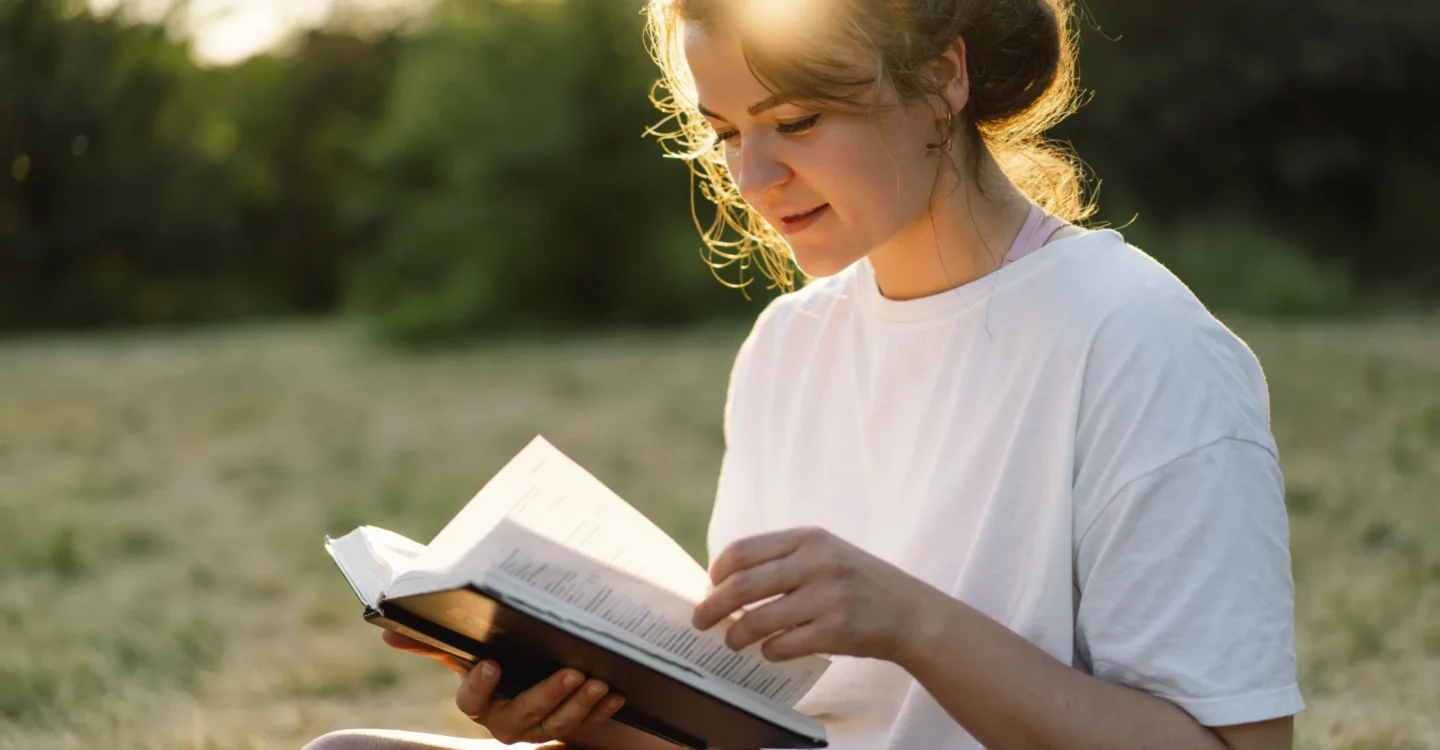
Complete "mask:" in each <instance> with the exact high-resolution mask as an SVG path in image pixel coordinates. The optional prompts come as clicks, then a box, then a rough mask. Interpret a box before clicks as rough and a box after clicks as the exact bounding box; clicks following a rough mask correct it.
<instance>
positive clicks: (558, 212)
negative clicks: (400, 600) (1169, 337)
mask: <svg viewBox="0 0 1440 750" xmlns="http://www.w3.org/2000/svg"><path fill="white" fill-rule="evenodd" d="M1382 5H1383V7H1381V6H1378V5H1375V4H1367V3H1363V2H1360V0H1317V1H1316V2H1314V3H1311V4H1310V5H1308V6H1306V8H1305V10H1304V12H1303V13H1301V12H1299V11H1297V10H1295V8H1294V4H1293V3H1290V2H1288V0H1244V1H1242V0H1214V1H1213V2H1205V3H1191V4H1186V5H1183V6H1176V5H1173V4H1165V3H1135V2H1122V1H1121V0H1087V1H1086V2H1085V3H1082V7H1083V8H1084V9H1085V13H1086V21H1085V24H1086V25H1085V27H1084V31H1083V33H1082V40H1081V48H1082V52H1081V63H1082V74H1083V77H1082V84H1083V85H1084V86H1085V87H1087V88H1088V89H1090V90H1092V91H1094V92H1095V96H1094V98H1093V101H1091V102H1090V103H1089V104H1088V105H1087V106H1085V107H1084V108H1082V109H1081V110H1080V112H1079V113H1078V114H1077V115H1076V116H1075V117H1073V118H1072V119H1071V120H1069V121H1067V122H1066V123H1065V124H1064V125H1062V126H1061V127H1060V128H1059V129H1058V132H1057V133H1056V134H1055V135H1056V136H1057V137H1060V138H1063V139H1067V140H1070V141H1072V142H1073V143H1074V145H1075V146H1076V149H1077V151H1078V152H1079V154H1080V155H1081V156H1082V157H1083V158H1084V159H1085V160H1086V161H1088V162H1089V163H1090V164H1091V165H1092V166H1093V167H1094V171H1095V173H1096V174H1097V175H1099V176H1100V177H1102V178H1103V179H1104V180H1105V183H1104V185H1105V189H1104V191H1103V192H1102V194H1101V198H1102V203H1101V213H1102V216H1103V217H1104V218H1107V219H1109V220H1110V221H1111V222H1113V223H1115V224H1120V225H1123V224H1126V223H1127V222H1128V221H1129V219H1130V218H1131V217H1132V216H1136V215H1139V216H1141V217H1143V220H1144V222H1145V226H1143V227H1139V228H1136V229H1135V230H1132V231H1131V232H1130V234H1131V236H1132V238H1133V239H1134V240H1135V241H1136V243H1137V244H1139V245H1140V246H1141V247H1143V248H1144V249H1146V250H1147V251H1149V252H1152V253H1154V254H1155V255H1157V257H1160V258H1161V259H1162V260H1164V261H1165V262H1166V263H1167V264H1168V265H1170V267H1171V268H1172V269H1174V270H1175V271H1176V272H1177V274H1179V275H1180V276H1181V278H1183V279H1184V280H1185V281H1186V282H1187V283H1190V284H1191V285H1192V287H1194V288H1195V289H1196V291H1197V292H1199V293H1200V296H1201V297H1202V298H1204V299H1206V301H1207V302H1208V303H1210V304H1212V305H1213V306H1216V307H1219V308H1225V309H1240V310H1246V311H1250V312H1255V313H1267V314H1282V315H1309V314H1314V313H1327V314H1328V313H1336V312H1345V311H1350V310H1354V309H1357V308H1358V307H1360V306H1363V305H1368V304H1371V303H1372V302H1373V301H1374V300H1375V299H1377V298H1383V297H1387V296H1388V297H1394V296H1399V297H1404V298H1422V299H1424V298H1429V299H1440V253H1437V252H1436V250H1437V248H1440V224H1437V223H1436V222H1435V221H1434V220H1433V217H1432V213H1433V210H1434V206H1435V205H1436V204H1437V202H1440V141H1436V140H1435V139H1434V138H1433V137H1432V132H1433V130H1434V127H1433V123H1432V122H1431V121H1430V113H1429V110H1428V109H1427V108H1426V107H1424V106H1422V104H1423V103H1425V102H1427V101H1428V100H1432V99H1433V98H1434V97H1433V95H1430V93H1429V92H1431V91H1433V89H1434V84H1433V81H1432V75H1431V71H1433V70H1434V69H1435V68H1436V67H1437V66H1440V5H1437V4H1436V3H1434V2H1430V0H1395V1H1394V2H1389V3H1384V4H1382ZM640 10H641V2H640V0H622V1H618V2H617V0H535V1H533V2H531V1H527V2H516V1H515V0H439V1H438V2H436V3H435V5H434V8H433V9H432V10H430V11H429V13H428V16H427V17H425V18H424V19H423V20H424V23H422V24H419V25H417V26H416V27H414V29H413V30H410V31H406V32H404V33H403V34H402V33H401V32H398V31H396V32H389V33H385V34H379V35H374V34H361V33H358V32H355V31H352V30H347V29H349V28H351V27H345V26H333V27H330V28H327V29H324V30H320V31H312V32H309V33H306V34H303V35H301V36H299V37H298V38H296V39H295V40H294V43H293V44H291V45H289V46H288V47H287V49H286V50H285V52H284V53H277V54H270V55H263V56H260V57H256V58H252V59H250V60H247V61H245V62H243V63H240V64H237V65H233V66H228V67H220V68H207V67H202V66H198V65H196V64H195V62H194V61H193V60H192V59H191V57H190V54H189V50H188V48H187V46H186V44H185V43H184V42H183V41H180V40H176V39H174V38H172V36H171V35H170V34H169V33H168V32H167V30H166V29H165V28H164V27H162V26H160V25H157V24H147V23H137V22H134V21H131V20H128V19H126V18H124V17H121V16H114V15H112V16H100V15H96V14H94V13H93V12H90V11H88V10H86V4H84V3H82V2H78V0H0V92H3V97H0V333H3V332H8V331H17V330H30V329H39V328H79V327H94V326H103V325H124V324H135V323H142V324H154V323H187V322H195V321H205V320H215V319H232V318H237V317H245V316H256V315H271V314H293V313H311V312H314V313H328V312H332V311H336V310H340V309H344V310H347V311H349V312H353V313H355V314H357V315H359V316H361V317H363V318H365V319H366V320H367V321H368V322H369V323H370V324H371V326H372V330H374V331H375V332H377V333H378V334H380V335H381V336H382V337H384V338H387V339H391V340H398V341H409V342H418V341H428V340H435V339H444V338H449V337H455V336H465V335H471V334H475V333H485V332H496V331H514V330H537V329H541V330H550V329H560V328H573V327H588V326H603V325H624V324H646V325H650V324H660V323H668V324H676V323H684V322H687V321H692V320H696V319H700V318H704V317H713V316H724V315H728V314H731V313H743V312H751V313H753V312H754V311H755V310H756V309H757V308H758V305H757V304H748V305H747V304H746V302H745V295H743V294H740V293H738V292H735V291H733V290H729V289H726V288H724V287H723V286H721V285H720V284H717V283H715V280H714V279H713V278H712V276H711V274H710V271H709V269H708V268H706V266H705V264H704V263H703V262H702V260H701V257H700V249H701V243H700V240H699V238H698V234H697V232H696V231H695V228H694V227H693V226H692V222H691V219H690V200H689V198H690V195H689V194H688V191H689V187H688V182H687V180H688V176H687V174H686V171H685V168H684V166H683V165H681V164H679V163H677V162H674V161H669V160H665V159H662V158H661V150H660V148H659V146H658V145H657V144H656V143H655V142H654V140H653V139H649V138H645V137H642V133H643V132H644V130H645V128H646V127H647V126H649V125H651V124H653V123H654V122H655V121H656V120H657V119H658V115H657V114H656V112H655V111H654V109H653V108H652V107H651V106H650V104H649V103H648V101H647V94H648V92H649V87H650V84H651V82H652V81H653V80H654V79H655V78H656V75H657V73H656V71H655V70H654V67H653V65H652V63H651V62H650V60H649V59H648V57H647V56H646V55H645V52H644V50H643V48H642V45H641V40H642V37H641V32H640V26H641V16H640V14H639V11H640ZM355 28H358V27H355ZM1427 97H1428V99H1427ZM698 204H699V210H700V211H701V212H702V214H703V213H704V212H705V211H706V205H705V204H704V202H703V201H698ZM1152 222H1153V223H1154V224H1155V225H1156V226H1160V227H1164V228H1165V229H1163V230H1160V231H1157V230H1153V229H1150V228H1149V226H1150V224H1151V223H1152ZM730 280H736V279H733V278H732V279H730ZM762 286H763V285H761V284H757V285H754V286H753V287H752V288H751V296H753V297H760V298H764V297H766V296H768V293H767V292H766V291H765V290H764V289H762V288H761V287H762Z"/></svg>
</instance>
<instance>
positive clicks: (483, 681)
mask: <svg viewBox="0 0 1440 750" xmlns="http://www.w3.org/2000/svg"><path fill="white" fill-rule="evenodd" d="M499 683H500V665H498V664H496V663H495V662H493V661H482V662H480V663H479V664H477V665H475V668H474V669H472V670H470V672H469V673H468V674H466V675H465V676H464V677H463V678H462V679H461V680H460V687H459V688H458V689H456V691H455V707H456V708H458V709H460V713H462V714H465V715H466V716H468V717H470V718H471V719H472V720H474V721H478V722H480V723H481V724H484V725H485V726H487V727H489V726H490V721H489V719H490V714H491V713H492V711H493V709H494V708H495V706H493V705H492V698H493V694H494V692H495V686H496V685H497V684H499ZM492 733H493V732H492Z"/></svg>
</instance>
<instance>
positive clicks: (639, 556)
mask: <svg viewBox="0 0 1440 750" xmlns="http://www.w3.org/2000/svg"><path fill="white" fill-rule="evenodd" d="M505 519H509V520H510V521H511V522H514V523H516V524H519V525H521V526H524V527H525V528H528V529H530V530H531V531H533V532H535V533H536V534H539V535H540V536H543V537H545V538H547V539H550V540H552V541H555V542H558V543H559V544H562V545H564V546H566V547H569V548H571V549H574V550H576V551H577V552H580V553H582V554H584V555H585V556H587V557H590V558H592V559H595V560H598V561H600V562H603V563H605V564H606V565H609V566H611V567H613V568H616V569H618V570H622V571H624V572H626V573H628V574H630V575H632V576H635V577H637V578H640V579H641V580H645V581H649V582H650V583H652V584H654V585H656V586H659V587H661V588H663V589H666V590H668V591H671V592H673V593H675V594H677V595H679V596H681V597H683V598H685V599H687V600H689V601H692V602H699V601H700V599H702V598H704V596H705V593H706V591H707V587H708V586H709V583H710V578H709V575H708V574H707V573H706V571H705V569H704V568H702V567H701V566H700V564H699V563H697V562H695V560H694V559H693V558H691V557H690V555H689V554H688V553H687V552H685V550H684V548H682V547H681V546H680V545H679V544H678V543H676V542H675V540H673V539H671V538H670V536H669V535H668V534H666V533H665V532H664V531H662V530H661V529H660V527H658V526H656V525H655V524H654V523H652V522H651V521H650V519H648V518H646V517H645V515H644V514H643V513H641V512H640V511H638V510H635V508H633V507H631V506H630V504H629V503H627V502H625V501H624V500H623V499H621V498H620V496H619V495H616V494H615V493H614V492H612V491H611V490H610V489H609V488H608V487H606V486H605V485H604V484H603V483H601V482H600V480H598V479H596V478H595V477H594V476H593V475H591V474H590V473H589V472H587V471H586V470H585V469H583V468H581V467H580V465H579V464H576V463H575V462H574V461H572V460H570V459H569V458H568V457H566V456H565V455H564V454H563V453H561V452H560V451H559V450H557V449H556V448H555V447H554V446H553V445H551V444H550V443H549V442H547V441H546V440H545V439H544V438H542V437H537V438H535V439H534V440H533V441H531V443H530V444H529V445H528V446H526V447H525V449H524V450H522V451H521V452H520V453H519V454H517V455H516V456H515V458H513V459H511V460H510V462H509V463H507V464H506V465H505V467H504V468H502V469H501V470H500V472H499V473H497V474H496V475H495V476H494V478H492V479H491V480H490V481H489V482H487V483H486V484H485V486H484V487H483V488H481V490H480V492H479V493H477V494H476V495H475V497H473V498H472V499H471V500H470V502H469V503H467V504H466V505H465V507H464V508H462V509H461V510H460V512H459V513H458V514H457V515H456V516H455V518H454V519H452V520H451V521H450V523H448V524H446V526H445V528H444V529H442V530H441V531H440V533H439V534H437V535H436V536H435V538H434V540H432V541H431V542H430V544H429V545H428V547H427V549H426V551H425V553H424V554H423V555H422V556H421V558H420V559H419V560H418V561H416V567H417V568H427V569H432V570H441V569H445V568H449V567H452V566H453V565H455V563H456V562H458V561H459V559H460V558H461V557H463V556H465V555H466V554H467V552H468V551H469V550H470V548H471V547H472V546H474V545H475V544H476V543H477V541H478V540H480V539H481V538H482V537H484V536H486V535H487V534H489V533H490V532H491V531H492V530H494V529H495V528H496V527H497V526H498V525H499V524H500V522H501V521H502V520H505Z"/></svg>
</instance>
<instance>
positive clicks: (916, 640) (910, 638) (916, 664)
mask: <svg viewBox="0 0 1440 750" xmlns="http://www.w3.org/2000/svg"><path fill="white" fill-rule="evenodd" d="M930 592H931V595H930V596H925V597H921V598H919V599H918V600H917V604H916V607H915V609H914V610H913V611H912V612H911V613H910V616H909V617H907V618H906V621H907V622H908V624H909V627H908V628H907V630H906V632H905V633H904V634H903V635H902V636H901V638H900V646H899V649H898V652H897V654H896V657H895V659H894V662H895V663H896V664H897V665H899V666H900V667H901V668H903V669H904V670H905V671H907V672H909V673H910V674H912V675H916V674H917V670H918V669H920V668H922V667H923V666H924V665H925V664H927V663H928V662H930V661H932V660H933V659H934V658H935V655H936V654H937V653H941V652H943V651H944V643H945V639H946V638H947V637H953V631H954V630H955V629H956V628H957V627H961V626H962V623H961V622H960V621H961V620H963V618H964V613H963V612H961V611H960V610H961V609H962V608H963V607H964V606H965V605H964V604H963V603H962V602H960V601H959V600H957V599H955V598H953V597H950V596H948V595H946V594H945V592H943V591H940V590H939V589H933V588H932V589H930Z"/></svg>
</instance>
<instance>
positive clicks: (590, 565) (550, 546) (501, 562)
mask: <svg viewBox="0 0 1440 750" xmlns="http://www.w3.org/2000/svg"><path fill="white" fill-rule="evenodd" d="M446 578H447V579H451V580H445V581H438V580H434V579H432V580H429V581H426V582H424V583H425V585H427V586H428V587H430V589H431V590H437V588H441V587H459V586H463V585H465V584H466V583H468V582H471V581H475V580H477V578H478V581H480V582H483V583H485V584H491V583H495V582H496V579H497V578H504V579H506V580H507V581H508V582H511V583H514V584H519V585H520V586H523V587H524V590H523V591H522V592H521V595H523V596H524V597H525V598H526V599H527V600H530V601H532V602H537V601H539V599H538V598H537V597H536V595H537V594H538V595H541V598H544V599H548V600H549V602H548V604H547V603H546V602H539V603H540V604H541V605H542V606H546V607H548V608H549V609H551V610H553V611H556V612H563V613H564V614H565V615H566V616H567V617H571V618H574V617H575V616H577V614H578V613H583V614H584V615H589V616H590V617H589V618H588V619H591V620H593V621H594V622H591V623H590V626H591V628H592V629H595V630H598V631H601V632H608V633H611V634H614V635H619V634H617V633H616V632H615V631H619V632H620V633H623V634H624V636H623V637H626V638H625V639H626V640H628V641H630V642H632V645H635V646H637V647H639V648H641V649H642V650H644V651H646V652H647V653H651V654H654V655H655V656H658V657H660V658H662V659H666V660H671V661H678V662H680V663H682V664H684V665H688V666H690V667H692V668H694V669H695V670H697V671H699V672H703V673H705V674H707V675H710V676H711V677H713V678H715V679H718V680H721V681H723V682H726V683H729V684H730V685H733V686H734V687H736V688H739V689H740V690H742V691H745V692H747V693H750V694H751V695H752V696H754V697H756V698H758V699H760V700H762V701H765V702H768V703H770V704H772V705H776V706H783V707H785V708H793V707H794V705H795V703H796V702H798V701H799V700H800V698H801V697H803V696H804V695H805V693H806V692H808V691H809V689H810V687H811V686H813V685H814V684H815V681H816V680H818V679H819V678H820V675H821V674H823V673H824V671H825V669H826V668H827V667H828V666H829V661H828V660H826V659H824V658H822V657H818V656H817V657H808V658H802V659H795V660H792V661H789V662H784V663H775V662H771V661H769V660H768V659H766V658H765V657H764V655H763V654H761V653H760V644H758V643H757V644H753V645H751V646H750V647H748V648H746V649H744V650H742V651H738V652H737V651H732V650H731V649H730V647H729V646H726V645H725V629H726V628H728V627H729V626H730V624H731V623H730V621H727V622H723V623H721V624H719V625H717V626H715V627H713V628H711V629H710V630H708V631H703V632H702V631H699V630H696V629H695V628H694V627H692V626H691V625H690V616H691V614H692V613H693V612H694V608H695V605H694V603H693V602H691V601H689V600H688V599H686V598H685V597H682V596H680V595H679V594H676V593H675V592H673V591H669V590H666V589H662V588H657V587H656V586H654V585H653V584H651V583H650V582H648V581H645V580H641V579H639V578H638V577H635V576H632V575H629V574H627V573H624V572H622V571H619V570H617V569H615V568H612V567H610V566H608V565H606V564H604V563H603V562H601V561H598V560H594V559H592V558H589V557H587V556H585V555H583V554H580V553H578V552H576V551H574V550H572V549H569V548H567V547H565V546H562V545H561V544H558V543H556V542H554V541H552V540H549V539H546V538H544V537H541V536H539V535H537V534H536V533H534V531H533V530H531V529H529V528H527V527H524V526H521V525H519V524H517V523H515V522H513V521H510V520H508V519H507V520H505V521H502V522H501V523H500V524H499V525H498V526H497V527H496V528H495V529H494V530H493V531H492V532H491V533H490V535H489V536H488V537H487V539H486V543H485V545H484V546H483V547H482V548H479V549H476V550H475V551H473V552H472V554H471V555H469V556H467V557H466V558H465V559H464V560H462V561H461V562H460V564H459V565H457V566H456V570H454V571H452V573H451V575H449V576H446ZM406 584H409V585H406ZM418 584H420V582H419V581H405V582H401V583H397V586H396V587H395V588H394V589H393V590H392V594H393V595H395V596H403V595H408V594H411V593H421V592H418V591H412V590H411V589H412V588H414V587H415V586H416V585H418ZM506 590H508V591H512V592H514V591H518V590H519V589H516V588H514V587H506Z"/></svg>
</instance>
